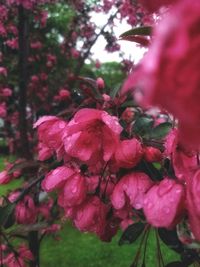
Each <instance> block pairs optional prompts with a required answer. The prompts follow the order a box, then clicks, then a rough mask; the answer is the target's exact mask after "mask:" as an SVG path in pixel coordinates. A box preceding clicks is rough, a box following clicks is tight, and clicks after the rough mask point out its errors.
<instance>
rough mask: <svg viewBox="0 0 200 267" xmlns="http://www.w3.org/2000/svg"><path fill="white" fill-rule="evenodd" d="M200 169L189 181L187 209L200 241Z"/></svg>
mask: <svg viewBox="0 0 200 267" xmlns="http://www.w3.org/2000/svg"><path fill="white" fill-rule="evenodd" d="M199 203H200V170H198V171H197V172H196V173H195V174H194V176H193V177H192V179H188V182H187V209H188V214H189V223H190V227H191V230H192V233H193V234H194V237H195V238H196V239H197V240H199V241H200V227H199V225H200V206H199Z"/></svg>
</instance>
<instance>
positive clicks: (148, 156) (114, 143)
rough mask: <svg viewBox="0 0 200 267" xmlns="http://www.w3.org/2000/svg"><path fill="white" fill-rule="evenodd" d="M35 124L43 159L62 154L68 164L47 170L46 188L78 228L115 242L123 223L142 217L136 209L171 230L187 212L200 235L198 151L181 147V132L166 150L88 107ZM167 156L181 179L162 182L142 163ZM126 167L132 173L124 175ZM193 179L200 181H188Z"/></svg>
mask: <svg viewBox="0 0 200 267" xmlns="http://www.w3.org/2000/svg"><path fill="white" fill-rule="evenodd" d="M127 112H129V110H128V111H126V113H127ZM131 114H132V113H131ZM127 115H128V114H127ZM127 115H126V116H127ZM123 116H125V115H124V114H123ZM131 116H132V117H133V115H131ZM130 118H131V117H128V119H129V120H130ZM35 127H37V128H38V137H39V141H40V150H39V159H40V160H45V159H48V158H50V157H52V156H55V155H56V157H57V159H58V160H59V161H61V160H62V161H63V162H64V164H63V165H61V166H59V167H57V168H56V169H54V170H51V171H50V172H49V173H47V174H46V175H45V178H44V180H43V182H42V188H43V190H44V191H46V192H51V191H54V190H56V191H57V192H58V204H59V205H60V206H61V207H63V208H64V211H65V216H66V217H67V218H70V219H72V220H73V222H74V224H75V226H76V227H77V228H78V229H80V230H81V231H90V232H94V233H96V234H97V235H98V236H99V237H100V238H101V239H102V240H110V239H111V237H112V236H113V235H114V234H115V233H116V231H117V229H118V227H119V226H121V227H122V228H123V229H124V228H126V227H127V226H128V225H129V224H131V223H133V222H136V221H137V220H139V217H137V211H138V210H141V209H142V210H143V212H144V215H145V217H146V220H147V222H149V223H150V224H151V225H153V226H155V227H166V228H169V229H171V228H173V227H174V226H175V225H176V224H178V223H179V222H180V220H181V219H182V218H183V217H184V216H185V215H186V214H188V216H189V222H190V227H191V229H192V232H193V234H194V235H195V238H196V239H198V240H200V235H199V232H198V226H197V224H195V223H194V222H197V221H198V223H199V222H200V221H199V220H200V219H199V218H200V217H199V216H200V214H199V213H198V208H197V207H196V206H195V205H196V203H197V201H198V198H197V197H195V199H194V198H193V196H194V195H195V194H197V191H198V190H199V189H198V188H199V184H198V177H200V176H199V175H198V173H199V171H198V167H197V161H196V155H194V153H189V152H186V151H184V150H183V149H181V148H179V149H178V133H177V131H176V130H172V131H171V132H170V133H169V134H168V136H167V137H166V138H165V140H164V144H165V149H164V151H163V152H161V151H160V150H159V149H158V148H156V147H151V146H146V145H144V144H143V143H142V142H141V140H139V139H137V138H135V137H134V138H131V139H123V140H121V137H120V135H121V132H122V127H121V125H120V124H119V121H118V119H117V118H116V117H114V116H111V115H109V114H108V113H107V112H106V111H103V110H97V109H88V108H85V109H81V110H79V111H78V112H77V113H76V114H75V115H74V117H73V118H72V119H71V120H70V121H68V122H66V121H64V120H63V119H60V118H58V117H54V116H44V117H42V118H40V119H39V120H38V121H37V122H36V123H35ZM41 148H42V149H41ZM164 158H168V159H170V160H172V161H173V163H174V166H175V175H176V179H174V178H172V177H169V176H168V175H165V176H164V177H163V179H162V181H160V182H155V181H153V180H152V177H149V176H148V175H147V174H146V173H144V172H142V171H138V170H137V168H136V167H137V166H138V164H139V163H140V162H141V161H143V160H145V161H146V162H162V161H163V160H164ZM84 166H85V167H84ZM86 167H87V168H86ZM84 168H85V170H84ZM135 168H136V169H135ZM122 169H124V170H126V172H127V174H125V175H124V174H121V172H120V170H122ZM186 174H187V175H186ZM192 177H194V178H193V179H195V187H194V185H193V183H191V182H189V181H190V179H191V178H192ZM197 195H198V194H197ZM194 210H195V212H194ZM133 218H135V219H133Z"/></svg>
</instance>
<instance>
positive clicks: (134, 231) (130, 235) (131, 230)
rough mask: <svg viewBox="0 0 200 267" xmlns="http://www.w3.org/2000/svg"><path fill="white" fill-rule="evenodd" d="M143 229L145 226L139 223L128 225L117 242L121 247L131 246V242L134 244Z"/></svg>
mask: <svg viewBox="0 0 200 267" xmlns="http://www.w3.org/2000/svg"><path fill="white" fill-rule="evenodd" d="M144 228H145V224H143V223H141V222H138V223H134V224H131V225H129V226H128V227H127V228H126V230H125V231H124V232H123V234H122V236H121V238H120V240H119V245H120V246H122V245H124V244H132V243H133V242H135V241H136V240H137V239H138V237H139V236H140V235H141V234H142V232H143V231H144Z"/></svg>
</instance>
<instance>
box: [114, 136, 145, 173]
mask: <svg viewBox="0 0 200 267" xmlns="http://www.w3.org/2000/svg"><path fill="white" fill-rule="evenodd" d="M142 155H143V149H142V146H141V143H140V142H139V141H138V140H137V139H136V138H133V139H130V140H123V141H120V143H119V145H118V147H117V149H116V151H115V156H114V157H115V161H116V164H117V166H118V167H123V168H133V167H135V166H136V165H137V164H138V163H139V161H140V160H141V158H142Z"/></svg>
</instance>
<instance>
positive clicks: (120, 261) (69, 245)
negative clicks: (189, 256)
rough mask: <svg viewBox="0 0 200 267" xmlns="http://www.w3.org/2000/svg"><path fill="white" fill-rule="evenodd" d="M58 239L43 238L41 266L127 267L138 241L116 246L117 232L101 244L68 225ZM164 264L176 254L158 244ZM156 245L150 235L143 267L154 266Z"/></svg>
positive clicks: (5, 187)
mask: <svg viewBox="0 0 200 267" xmlns="http://www.w3.org/2000/svg"><path fill="white" fill-rule="evenodd" d="M2 168H3V159H2V158H0V169H2ZM20 183H21V182H20V181H19V180H16V181H13V182H12V183H11V184H10V185H0V195H2V194H5V193H6V191H8V190H11V189H12V188H17V187H18V186H20ZM59 235H60V240H55V239H54V238H53V237H50V236H49V237H46V238H45V239H44V240H43V241H42V246H41V262H42V263H41V267H54V266H59V267H103V266H104V267H129V266H130V265H131V263H132V261H133V258H134V256H135V253H136V251H137V248H138V244H139V241H140V240H137V242H135V243H134V244H133V245H124V246H118V240H119V238H120V235H121V233H119V234H118V235H117V236H116V237H115V238H113V240H112V242H110V243H103V242H101V241H100V240H99V239H98V238H97V237H96V236H94V235H92V234H88V233H80V232H79V231H78V230H76V229H75V228H74V227H73V226H72V225H71V224H70V223H69V222H68V223H66V224H65V226H64V228H63V229H62V231H61V232H60V234H59ZM162 251H163V254H164V259H165V260H166V261H165V262H166V263H167V262H169V261H172V260H175V259H177V258H178V256H177V254H176V253H174V252H173V251H171V250H169V249H168V248H167V247H166V246H165V245H162ZM155 258H156V242H155V236H154V233H153V231H152V233H151V234H150V236H149V240H148V250H147V255H146V267H156V266H157V265H156V263H155Z"/></svg>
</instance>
